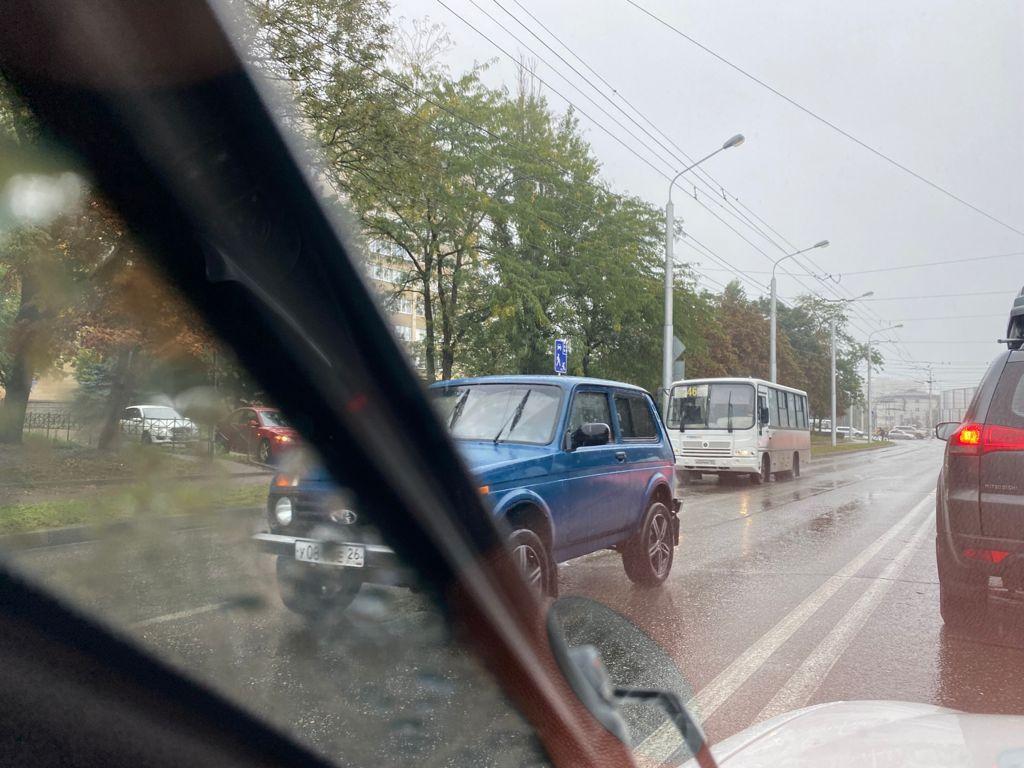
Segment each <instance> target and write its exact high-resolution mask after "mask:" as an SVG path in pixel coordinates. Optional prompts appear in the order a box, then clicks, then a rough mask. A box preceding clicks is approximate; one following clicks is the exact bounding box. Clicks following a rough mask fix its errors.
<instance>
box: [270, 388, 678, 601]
mask: <svg viewBox="0 0 1024 768" xmlns="http://www.w3.org/2000/svg"><path fill="white" fill-rule="evenodd" d="M430 389H431V395H432V397H433V399H434V402H435V404H436V406H437V409H438V412H439V414H440V416H441V419H442V420H443V421H444V423H445V424H446V425H447V426H448V429H449V431H450V433H451V435H452V437H453V438H454V439H455V442H456V445H457V446H458V448H459V450H460V452H461V453H462V456H463V458H464V460H465V461H466V463H467V464H468V466H469V468H470V470H471V471H472V472H473V474H474V477H475V480H476V482H477V483H478V484H479V490H480V494H481V496H482V497H483V499H484V501H485V504H486V505H487V506H488V508H489V509H490V510H491V514H493V515H494V516H495V517H496V518H498V519H499V520H501V521H503V522H504V523H505V525H506V528H507V530H508V532H509V544H510V547H511V549H512V553H513V556H514V558H515V560H516V562H517V563H518V565H519V567H520V568H521V570H522V572H523V576H524V577H525V578H526V580H527V582H528V583H530V584H531V585H532V586H533V587H534V588H535V589H536V590H537V591H538V592H541V593H546V594H554V593H555V592H556V590H557V569H556V565H555V564H556V563H559V562H563V561H566V560H570V559H572V558H575V557H580V556H581V555H586V554H589V553H591V552H596V551H598V550H602V549H612V550H615V551H617V552H618V553H619V554H620V555H621V557H622V564H623V567H624V569H625V571H626V575H627V576H628V577H629V579H630V580H631V581H634V582H636V583H638V584H643V585H656V584H660V583H661V582H663V581H664V580H665V579H666V578H667V577H668V574H669V571H670V570H671V568H672V560H673V552H674V549H675V546H676V545H677V544H678V542H679V521H678V515H677V513H678V509H679V503H678V501H677V500H676V499H675V493H674V487H675V486H674V484H675V456H674V455H673V451H672V445H671V443H670V442H669V437H668V435H667V434H666V431H665V427H664V425H663V424H662V421H661V418H660V417H659V415H658V412H657V408H656V407H655V404H654V401H653V400H652V399H651V396H650V395H648V394H647V393H646V392H645V391H643V390H642V389H639V388H638V387H635V386H632V385H630V384H619V383H616V382H610V381H602V380H598V379H588V378H574V377H569V376H488V377H481V378H475V379H462V380H455V381H447V382H439V383H437V384H433V385H431V388H430ZM339 498H340V497H339V493H338V490H337V488H336V487H335V486H333V484H332V483H331V480H330V478H328V477H327V476H326V474H325V473H323V472H322V471H321V470H319V469H316V468H315V467H313V468H308V469H306V470H304V471H302V472H300V473H295V474H293V473H290V472H282V473H280V474H279V475H277V476H275V478H274V480H273V481H272V482H271V486H270V495H269V498H268V501H267V513H268V519H269V523H270V533H268V534H257V536H256V537H255V538H256V542H257V545H258V546H259V547H260V548H261V549H263V550H264V551H267V552H271V553H273V554H276V555H278V559H277V574H278V585H279V587H280V592H281V598H282V601H283V602H284V604H285V605H286V606H287V607H288V608H290V609H292V610H293V611H295V612H297V613H300V614H304V615H314V614H316V613H318V612H319V611H322V610H324V609H327V608H331V607H335V608H336V607H344V605H347V604H348V603H349V602H350V601H351V600H352V599H353V598H354V597H355V595H356V593H357V592H358V590H359V587H360V585H361V584H362V583H364V582H374V581H378V580H386V579H392V580H393V579H394V574H395V557H394V554H393V553H392V552H391V550H389V549H388V548H387V547H385V546H383V545H382V544H380V543H379V539H377V538H376V534H375V532H374V531H373V530H371V529H369V528H368V527H367V526H365V525H364V524H363V522H362V519H361V516H360V515H359V514H358V512H357V511H355V510H352V509H350V508H349V507H348V506H347V505H346V504H345V503H344V502H343V501H341V500H339ZM337 566H342V567H337ZM392 583H393V581H392Z"/></svg>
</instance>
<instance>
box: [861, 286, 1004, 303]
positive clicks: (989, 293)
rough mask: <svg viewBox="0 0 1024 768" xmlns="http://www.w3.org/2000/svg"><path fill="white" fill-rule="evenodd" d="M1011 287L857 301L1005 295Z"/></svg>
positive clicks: (880, 297) (870, 299)
mask: <svg viewBox="0 0 1024 768" xmlns="http://www.w3.org/2000/svg"><path fill="white" fill-rule="evenodd" d="M1012 292H1013V289H1010V290H1007V289H1003V290H1001V291H973V292H961V293H931V294H921V295H918V296H872V297H870V298H867V299H859V301H909V300H912V299H955V298H959V297H961V296H1006V295H1007V294H1009V293H1012Z"/></svg>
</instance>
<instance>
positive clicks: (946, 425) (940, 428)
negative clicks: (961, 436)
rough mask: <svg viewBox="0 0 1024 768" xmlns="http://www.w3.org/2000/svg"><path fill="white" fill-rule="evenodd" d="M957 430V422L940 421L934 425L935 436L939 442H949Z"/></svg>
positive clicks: (958, 425) (958, 426)
mask: <svg viewBox="0 0 1024 768" xmlns="http://www.w3.org/2000/svg"><path fill="white" fill-rule="evenodd" d="M959 428H960V422H959V421H940V422H939V423H938V424H936V425H935V436H936V437H937V438H939V440H949V438H951V437H952V436H953V433H954V432H956V431H957V429H959Z"/></svg>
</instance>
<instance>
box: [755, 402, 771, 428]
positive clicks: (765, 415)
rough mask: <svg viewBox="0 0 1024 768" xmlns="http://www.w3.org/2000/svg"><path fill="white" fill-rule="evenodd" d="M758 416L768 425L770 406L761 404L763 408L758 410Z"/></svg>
mask: <svg viewBox="0 0 1024 768" xmlns="http://www.w3.org/2000/svg"><path fill="white" fill-rule="evenodd" d="M757 418H758V420H759V421H760V422H761V423H762V424H764V425H765V426H767V425H768V419H769V418H770V417H769V415H768V406H767V405H762V406H761V410H760V411H758V414H757Z"/></svg>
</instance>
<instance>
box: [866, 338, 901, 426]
mask: <svg viewBox="0 0 1024 768" xmlns="http://www.w3.org/2000/svg"><path fill="white" fill-rule="evenodd" d="M902 327H903V323H897V324H896V325H890V326H889V327H888V328H879V329H878V330H877V331H872V332H871V333H869V334H868V345H867V355H866V358H867V364H868V393H867V395H868V402H867V406H868V443H870V442H871V438H872V437H874V431H875V430H874V425H873V424H872V421H873V420H874V413H872V411H871V337H872V336H874V335H875V334H876V333H885V332H886V331H895V330H896V329H897V328H902Z"/></svg>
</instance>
